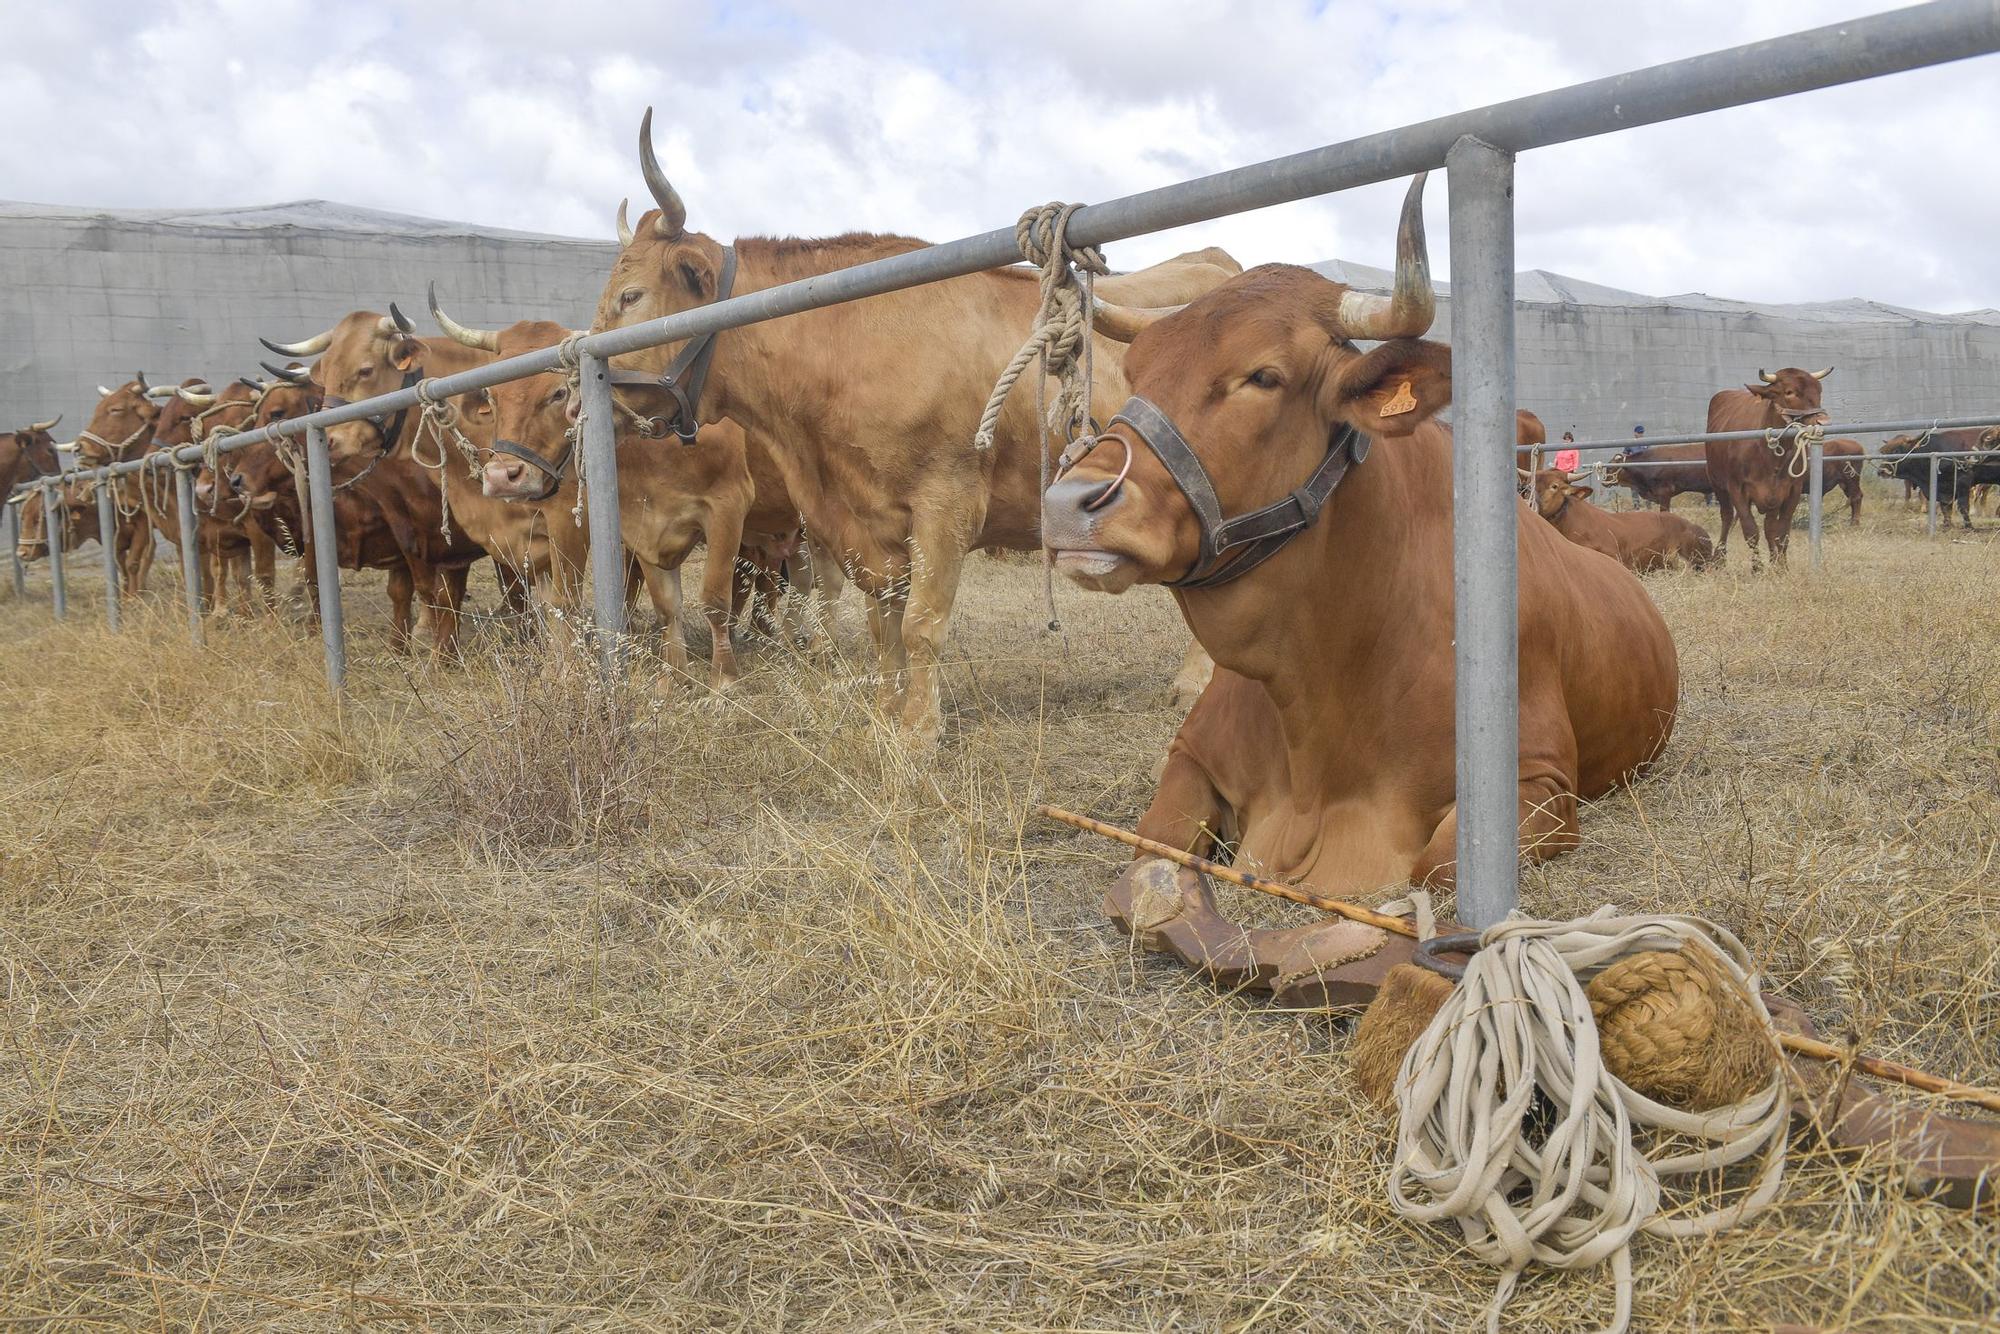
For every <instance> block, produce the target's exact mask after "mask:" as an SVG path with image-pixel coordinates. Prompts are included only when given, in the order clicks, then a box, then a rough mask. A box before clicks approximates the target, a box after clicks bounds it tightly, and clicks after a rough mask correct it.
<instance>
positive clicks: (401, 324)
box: [381, 301, 417, 338]
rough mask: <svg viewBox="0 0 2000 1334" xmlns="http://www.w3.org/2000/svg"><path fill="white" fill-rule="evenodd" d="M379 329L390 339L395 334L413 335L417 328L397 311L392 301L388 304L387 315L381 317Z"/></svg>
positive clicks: (408, 318)
mask: <svg viewBox="0 0 2000 1334" xmlns="http://www.w3.org/2000/svg"><path fill="white" fill-rule="evenodd" d="M381 328H382V332H383V333H385V334H387V335H388V336H389V337H391V338H394V337H395V336H396V335H397V334H413V333H415V332H416V331H417V326H416V325H414V324H412V323H410V317H409V316H408V315H405V314H404V313H403V312H402V311H401V310H399V309H398V308H397V306H396V303H395V302H393V301H391V302H390V303H389V313H388V314H387V315H384V316H383V317H382V325H381Z"/></svg>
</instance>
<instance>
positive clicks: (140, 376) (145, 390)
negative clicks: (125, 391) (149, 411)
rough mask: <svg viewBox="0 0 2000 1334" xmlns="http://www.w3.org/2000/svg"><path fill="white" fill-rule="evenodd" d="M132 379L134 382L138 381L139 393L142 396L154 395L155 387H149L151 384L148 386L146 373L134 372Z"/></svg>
mask: <svg viewBox="0 0 2000 1334" xmlns="http://www.w3.org/2000/svg"><path fill="white" fill-rule="evenodd" d="M132 378H133V379H134V380H136V381H137V382H138V384H139V392H140V393H142V394H150V393H152V392H153V387H152V386H151V385H149V384H147V383H146V372H144V371H133V372H132Z"/></svg>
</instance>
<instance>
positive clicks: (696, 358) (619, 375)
mask: <svg viewBox="0 0 2000 1334" xmlns="http://www.w3.org/2000/svg"><path fill="white" fill-rule="evenodd" d="M735 290H736V247H735V246H724V247H723V248H722V273H721V275H720V276H719V277H718V278H717V279H716V282H715V302H722V301H727V300H729V296H730V293H732V292H734V291H735ZM715 302H711V303H709V304H711V305H712V304H715ZM714 360H715V335H714V334H713V333H705V334H696V335H695V336H694V337H693V338H690V339H688V341H687V343H686V345H685V346H683V347H682V348H681V350H680V351H679V352H678V353H676V354H675V355H674V359H673V362H672V363H671V364H670V365H669V366H668V367H667V369H666V373H665V374H664V375H661V376H659V377H658V378H657V379H656V378H654V377H653V376H650V375H647V374H645V373H644V372H643V371H613V372H611V383H612V384H613V385H617V386H624V387H626V388H642V387H643V388H647V389H662V390H665V391H666V393H667V395H668V396H669V397H671V398H672V399H673V401H674V415H673V416H671V417H669V418H666V419H664V426H665V429H666V430H670V431H672V432H673V433H674V435H675V437H676V438H677V439H679V441H680V442H681V443H682V444H683V445H692V444H693V443H694V437H695V432H696V431H698V430H700V429H701V391H702V386H704V385H706V384H707V383H708V368H709V365H710V364H711V363H712V362H713V361H714ZM651 420H653V421H660V420H661V419H659V418H653V419H651Z"/></svg>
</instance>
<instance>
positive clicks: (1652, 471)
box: [1603, 444, 1715, 510]
mask: <svg viewBox="0 0 2000 1334" xmlns="http://www.w3.org/2000/svg"><path fill="white" fill-rule="evenodd" d="M1627 463H1643V464H1645V465H1647V466H1645V467H1639V468H1627V467H1625V466H1624V465H1625V464H1627ZM1654 465H1658V466H1654ZM1603 476H1604V484H1605V485H1606V486H1622V487H1625V488H1627V489H1629V490H1630V491H1631V492H1632V496H1633V499H1635V500H1639V501H1643V502H1645V503H1646V504H1649V505H1658V506H1659V507H1660V508H1661V509H1663V510H1671V509H1673V507H1674V497H1675V496H1677V495H1680V494H1681V493H1682V492H1684V491H1692V492H1694V493H1695V494H1696V495H1701V496H1713V495H1714V494H1715V487H1714V485H1713V484H1712V483H1710V482H1709V480H1708V447H1707V446H1706V445H1701V444H1693V445H1634V446H1632V447H1631V448H1630V449H1623V450H1620V451H1619V452H1618V453H1616V454H1613V455H1612V456H1611V460H1610V462H1608V463H1606V464H1605V465H1604V474H1603Z"/></svg>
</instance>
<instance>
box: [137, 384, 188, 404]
mask: <svg viewBox="0 0 2000 1334" xmlns="http://www.w3.org/2000/svg"><path fill="white" fill-rule="evenodd" d="M179 392H180V390H179V388H177V387H176V386H174V385H170V384H162V385H147V386H146V387H145V388H144V389H142V390H140V394H141V396H142V397H145V398H150V399H154V400H159V399H168V398H172V397H173V396H174V395H175V394H178V393H179Z"/></svg>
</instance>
